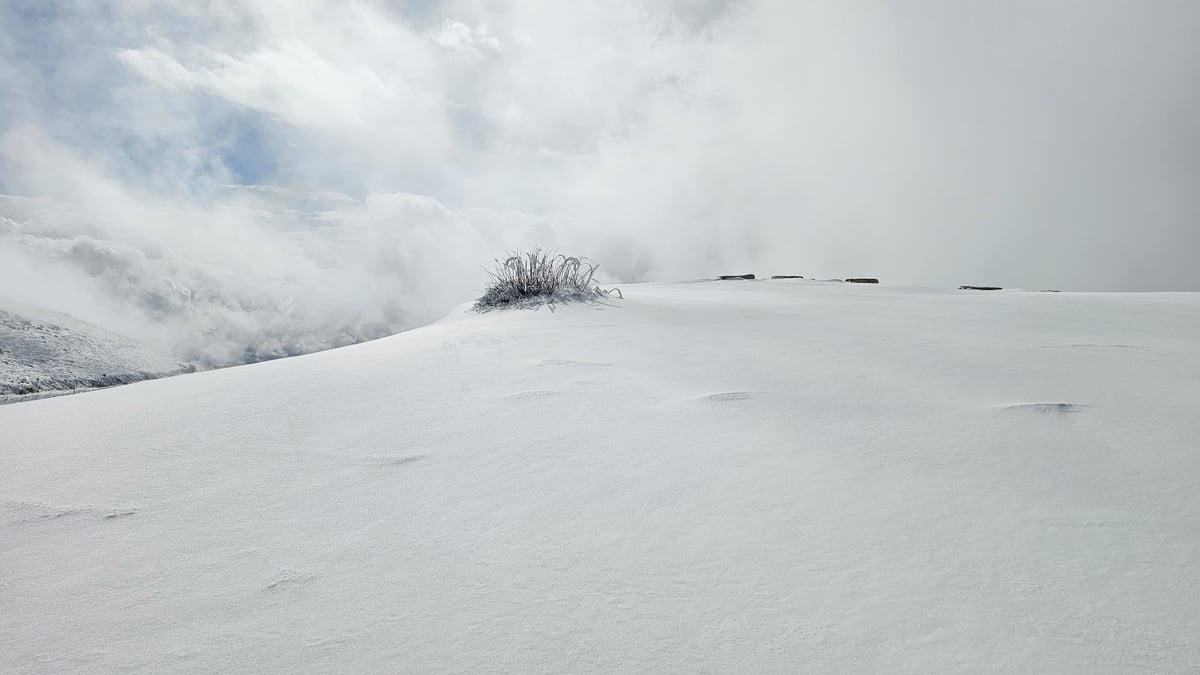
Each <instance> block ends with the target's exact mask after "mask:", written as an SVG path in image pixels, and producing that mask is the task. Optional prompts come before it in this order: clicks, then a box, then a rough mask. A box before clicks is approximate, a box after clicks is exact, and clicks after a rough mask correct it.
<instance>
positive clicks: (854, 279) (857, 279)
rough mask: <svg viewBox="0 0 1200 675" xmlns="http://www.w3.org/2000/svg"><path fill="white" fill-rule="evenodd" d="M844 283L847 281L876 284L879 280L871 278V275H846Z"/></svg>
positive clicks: (849, 282) (850, 282)
mask: <svg viewBox="0 0 1200 675" xmlns="http://www.w3.org/2000/svg"><path fill="white" fill-rule="evenodd" d="M846 283H848V284H877V283H879V280H878V279H872V278H871V277H847V278H846Z"/></svg>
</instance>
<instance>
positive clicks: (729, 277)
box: [717, 274, 754, 281]
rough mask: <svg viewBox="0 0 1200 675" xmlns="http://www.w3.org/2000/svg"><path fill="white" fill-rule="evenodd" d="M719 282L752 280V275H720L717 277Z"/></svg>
mask: <svg viewBox="0 0 1200 675" xmlns="http://www.w3.org/2000/svg"><path fill="white" fill-rule="evenodd" d="M717 278H718V279H720V280H721V281H732V280H734V279H753V278H754V275H753V274H722V275H721V276H719V277H717Z"/></svg>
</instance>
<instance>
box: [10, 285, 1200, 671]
mask: <svg viewBox="0 0 1200 675" xmlns="http://www.w3.org/2000/svg"><path fill="white" fill-rule="evenodd" d="M623 290H624V291H625V300H623V301H620V300H614V301H612V303H611V306H602V305H594V306H571V307H560V308H559V309H558V310H557V311H555V312H550V311H547V310H542V311H537V312H531V311H524V312H509V313H505V312H496V313H491V314H487V315H473V314H466V313H463V312H456V313H455V314H454V315H453V316H451V317H450V318H448V319H447V320H445V321H443V322H440V323H438V324H435V325H432V326H429V327H426V328H423V329H419V330H415V331H412V332H409V333H406V334H402V335H398V336H395V337H392V338H387V339H383V340H379V341H376V342H371V343H365V344H361V345H357V346H353V347H348V348H344V349H338V350H333V351H329V352H323V353H318V354H312V355H308V356H303V357H298V358H294V359H286V360H281V361H273V362H268V363H261V364H256V365H252V366H245V367H240V368H233V369H228V370H220V371H210V372H204V373H199V374H195V375H188V376H184V377H177V378H170V379H165V380H155V381H151V382H143V383H138V384H134V385H130V386H126V387H118V388H114V389H109V390H105V391H100V392H96V393H92V394H88V395H86V396H72V397H65V398H58V399H51V400H45V401H33V402H29V403H23V404H20V405H14V406H5V407H3V408H0V496H2V499H3V501H2V502H0V509H2V510H0V542H3V543H2V545H0V570H2V574H0V671H4V672H46V673H51V672H53V673H60V672H73V671H89V672H114V671H127V670H132V671H139V672H221V671H226V672H231V671H240V672H268V671H269V672H364V673H366V672H467V671H472V672H598V671H603V672H914V673H916V672H920V673H930V672H1055V673H1068V672H1078V673H1092V672H1120V673H1127V672H1175V673H1179V672H1195V670H1196V669H1197V668H1198V667H1200V639H1197V636H1200V490H1197V489H1196V486H1197V483H1198V481H1200V409H1198V404H1197V402H1198V401H1200V296H1197V295H1192V294H1144V295H1119V294H1113V295H1086V294H1072V293H1061V294H1058V293H1055V294H1050V293H1046V294H1041V293H1019V292H1000V293H990V294H989V293H972V292H964V291H924V290H904V289H891V288H887V287H859V286H849V285H836V284H819V283H814V282H804V281H758V282H733V283H693V284H676V285H644V286H627V287H624V288H623Z"/></svg>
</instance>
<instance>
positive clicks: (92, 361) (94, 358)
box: [0, 297, 188, 404]
mask: <svg viewBox="0 0 1200 675" xmlns="http://www.w3.org/2000/svg"><path fill="white" fill-rule="evenodd" d="M185 370H188V368H186V367H185V365H184V364H183V363H182V362H181V361H180V360H179V359H175V358H172V357H170V356H167V355H165V354H161V353H159V352H157V351H155V350H153V349H151V348H150V347H148V346H146V345H143V344H140V343H138V342H135V341H134V340H130V339H129V338H126V337H124V336H121V335H117V334H116V333H113V332H110V331H107V330H105V329H103V328H100V327H99V326H95V325H92V324H89V323H87V322H84V321H80V320H78V319H75V318H73V317H70V316H68V315H66V314H60V313H58V312H51V311H49V310H46V309H43V308H40V307H34V306H31V305H27V304H24V303H18V302H16V301H14V300H10V299H6V298H3V297H0V404H2V403H12V402H14V401H22V400H28V399H31V398H41V397H46V396H54V395H57V394H69V393H72V392H78V391H88V390H91V389H96V388H99V387H108V386H112V385H116V384H127V383H129V382H139V381H141V380H146V379H151V378H156V377H163V376H165V375H173V374H176V373H180V372H184V371H185Z"/></svg>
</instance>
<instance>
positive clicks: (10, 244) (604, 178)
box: [0, 0, 1200, 363]
mask: <svg viewBox="0 0 1200 675" xmlns="http://www.w3.org/2000/svg"><path fill="white" fill-rule="evenodd" d="M1198 29H1200V8H1198V7H1197V6H1196V5H1195V3H1190V2H1186V1H1184V0H1178V1H1177V0H1162V1H1161V2H1156V3H1154V4H1153V6H1146V7H1134V6H1132V5H1130V4H1129V3H1123V2H1119V1H1118V0H1101V1H1099V2H1093V3H1086V4H1084V3H1076V2H1068V1H1067V0H1055V1H1053V2H1033V1H1030V0H1019V1H1018V2H1013V3H1003V4H991V5H981V4H978V3H968V4H963V3H955V2H950V1H949V0H944V1H935V0H920V1H918V2H914V3H909V4H906V5H904V6H903V7H899V6H896V5H894V4H893V3H884V2H871V1H868V0H863V1H861V2H814V3H794V2H785V1H784V0H744V1H733V0H704V1H703V2H701V1H696V2H683V1H674V0H672V1H670V2H649V1H647V0H579V1H578V2H571V3H561V2H551V1H549V0H546V1H535V2H520V3H517V2H510V3H504V2H500V3H497V2H490V1H485V0H442V1H438V0H406V1H404V2H399V1H392V2H385V1H384V0H351V1H348V2H331V1H324V0H298V1H287V2H285V1H284V0H262V1H260V2H252V3H251V2H242V1H238V0H214V1H212V2H207V3H200V4H197V3H191V2H182V0H179V1H174V2H154V3H151V2H142V1H140V0H138V1H134V2H97V3H30V2H24V3H22V2H18V3H10V4H7V5H5V6H4V7H3V8H0V87H2V88H3V90H4V91H5V92H9V93H10V95H9V96H6V97H5V99H4V100H3V101H0V127H2V129H3V133H2V134H0V191H2V192H4V193H7V194H10V195H17V196H21V197H24V198H26V199H24V200H20V199H4V200H0V215H5V216H7V218H8V220H7V221H5V222H6V223H7V224H6V225H5V226H3V227H0V252H3V255H4V256H6V258H5V259H6V260H8V261H9V264H8V265H6V266H5V268H4V269H0V283H3V284H4V287H5V289H6V291H7V290H8V289H9V288H19V287H21V286H22V285H25V286H29V284H28V282H27V280H28V275H29V274H33V275H35V276H36V277H37V278H38V279H39V281H41V282H42V283H40V284H39V287H40V288H41V290H37V291H35V290H27V291H25V294H26V295H27V296H28V295H37V296H38V297H37V298H36V300H37V301H40V302H41V303H42V304H48V305H51V306H54V305H59V306H58V307H55V308H56V309H65V310H66V311H71V310H72V309H74V310H75V311H78V312H83V313H90V314H91V315H92V316H90V317H89V316H83V318H90V319H92V320H96V321H98V322H100V321H102V322H106V323H107V324H108V325H109V327H114V328H118V329H122V328H123V329H124V330H126V332H131V333H135V334H136V335H137V336H139V337H143V339H149V338H153V339H155V340H159V341H163V342H165V343H167V344H169V346H171V347H172V348H174V349H176V350H177V351H180V352H184V353H185V354H187V355H189V356H190V357H191V358H194V359H196V360H198V361H203V362H208V363H218V362H224V361H231V360H243V359H254V358H263V357H268V356H275V355H280V354H288V353H294V352H297V351H308V350H311V349H317V348H323V347H327V346H332V345H336V344H343V343H346V342H352V341H355V340H360V339H365V338H369V337H375V336H378V335H382V334H386V333H388V332H393V331H396V330H400V329H402V328H405V327H410V326H413V325H417V324H419V323H421V322H424V321H428V320H430V319H432V318H436V317H437V316H438V315H439V314H441V313H444V312H445V311H448V310H449V308H450V307H452V306H454V305H455V304H457V303H460V302H465V301H467V300H469V299H470V298H471V296H472V293H473V291H474V290H475V289H476V288H477V287H478V286H479V285H480V284H481V283H482V271H481V270H480V269H479V265H481V264H483V263H486V262H487V261H488V260H490V259H491V258H493V257H495V256H496V255H499V254H501V253H502V252H503V250H504V249H506V248H512V247H515V246H529V245H532V244H536V243H542V244H545V245H550V246H560V247H563V248H564V249H566V250H569V251H571V252H578V253H584V254H588V255H591V256H592V257H594V258H596V259H597V260H598V261H599V262H600V263H601V264H602V265H603V266H604V269H605V270H607V271H608V272H609V273H610V274H611V275H613V277H615V278H617V279H619V280H627V281H628V280H643V279H668V280H669V279H679V278H693V277H697V276H702V275H709V274H713V273H715V272H720V271H725V270H727V269H736V270H743V269H754V270H756V271H761V272H763V273H770V272H776V271H778V272H787V273H808V274H812V275H821V276H840V275H858V274H867V275H873V276H881V277H884V278H885V279H886V280H888V281H891V282H895V283H913V284H934V285H957V284H958V283H966V282H974V283H997V284H1002V285H1015V286H1027V287H1064V288H1081V289H1130V290H1149V289H1162V288H1169V289H1200V272H1197V270H1200V267H1197V266H1196V265H1194V264H1192V261H1191V259H1190V258H1191V257H1192V256H1193V255H1194V252H1195V251H1197V250H1200V227H1198V226H1197V217H1198V216H1200V194H1198V193H1197V191H1196V190H1195V189H1194V185H1196V184H1200V161H1198V160H1197V157H1200V123H1197V122H1196V120H1198V119H1200V90H1198V89H1197V88H1196V87H1195V85H1194V83H1195V82H1197V81H1200V45H1197V44H1196V42H1195V40H1194V39H1193V36H1194V35H1195V34H1196V31H1197V30H1198ZM244 184H251V185H259V186H270V187H269V189H268V188H266V187H263V188H260V189H248V188H244V187H233V188H231V187H229V186H231V185H233V186H237V185H244ZM28 198H39V199H41V200H43V201H38V202H36V204H37V206H36V207H33V206H30V204H32V203H35V202H30V201H29V199H28ZM18 260H19V261H21V262H20V263H18V262H16V261H18ZM17 270H20V271H19V272H18V271H17ZM31 270H32V271H31ZM47 289H52V290H47ZM8 294H9V295H12V294H13V293H8ZM81 298H86V301H84V300H81ZM26 299H30V298H26ZM67 305H71V306H70V307H67Z"/></svg>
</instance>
